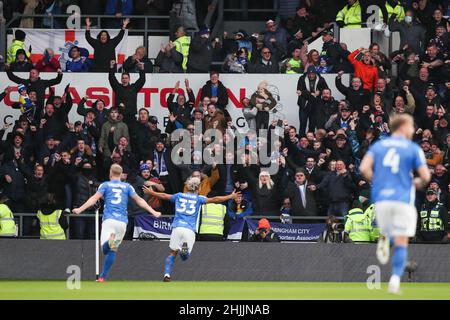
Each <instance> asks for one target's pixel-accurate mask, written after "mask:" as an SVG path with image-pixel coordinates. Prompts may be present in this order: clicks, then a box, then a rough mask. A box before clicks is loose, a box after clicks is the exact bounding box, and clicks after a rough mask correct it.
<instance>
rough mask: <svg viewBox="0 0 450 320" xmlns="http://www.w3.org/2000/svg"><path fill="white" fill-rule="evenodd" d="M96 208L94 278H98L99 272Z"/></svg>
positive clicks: (96, 216) (96, 217) (96, 210)
mask: <svg viewBox="0 0 450 320" xmlns="http://www.w3.org/2000/svg"><path fill="white" fill-rule="evenodd" d="M98 227H99V224H98V208H97V209H95V280H98V276H99V274H100V270H99V269H100V261H99V260H100V252H99V245H100V244H99V242H100V240H99V238H98V237H99V234H98V233H99V230H98Z"/></svg>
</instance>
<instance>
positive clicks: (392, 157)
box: [383, 148, 400, 173]
mask: <svg viewBox="0 0 450 320" xmlns="http://www.w3.org/2000/svg"><path fill="white" fill-rule="evenodd" d="M383 166H385V167H390V168H391V172H392V173H398V169H399V166H400V155H399V154H398V153H397V151H396V150H395V148H391V149H389V150H388V152H387V153H386V155H385V156H384V159H383Z"/></svg>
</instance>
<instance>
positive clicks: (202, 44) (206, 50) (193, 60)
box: [187, 35, 213, 73]
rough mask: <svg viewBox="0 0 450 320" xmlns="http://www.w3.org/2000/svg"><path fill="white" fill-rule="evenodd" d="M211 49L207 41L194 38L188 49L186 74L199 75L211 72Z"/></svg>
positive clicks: (197, 37) (198, 37)
mask: <svg viewBox="0 0 450 320" xmlns="http://www.w3.org/2000/svg"><path fill="white" fill-rule="evenodd" d="M212 56H213V48H212V45H211V42H210V40H209V39H206V38H202V37H200V36H198V35H197V36H195V37H194V39H192V41H191V46H190V47H189V55H188V63H187V69H188V72H194V73H201V72H205V73H206V72H209V71H210V70H211V61H212Z"/></svg>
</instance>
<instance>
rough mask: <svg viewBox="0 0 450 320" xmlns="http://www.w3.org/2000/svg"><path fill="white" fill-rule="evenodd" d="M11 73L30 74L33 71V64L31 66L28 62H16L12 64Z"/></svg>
mask: <svg viewBox="0 0 450 320" xmlns="http://www.w3.org/2000/svg"><path fill="white" fill-rule="evenodd" d="M10 68H11V71H14V72H30V70H31V69H33V64H31V63H30V62H28V61H27V60H25V61H22V62H20V61H14V62H12V63H11V66H10Z"/></svg>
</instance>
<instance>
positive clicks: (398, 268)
mask: <svg viewBox="0 0 450 320" xmlns="http://www.w3.org/2000/svg"><path fill="white" fill-rule="evenodd" d="M407 259H408V249H407V248H406V247H402V246H396V247H394V254H393V256H392V274H393V275H396V276H399V277H401V276H402V275H403V271H404V270H405V267H406V262H407Z"/></svg>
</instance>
